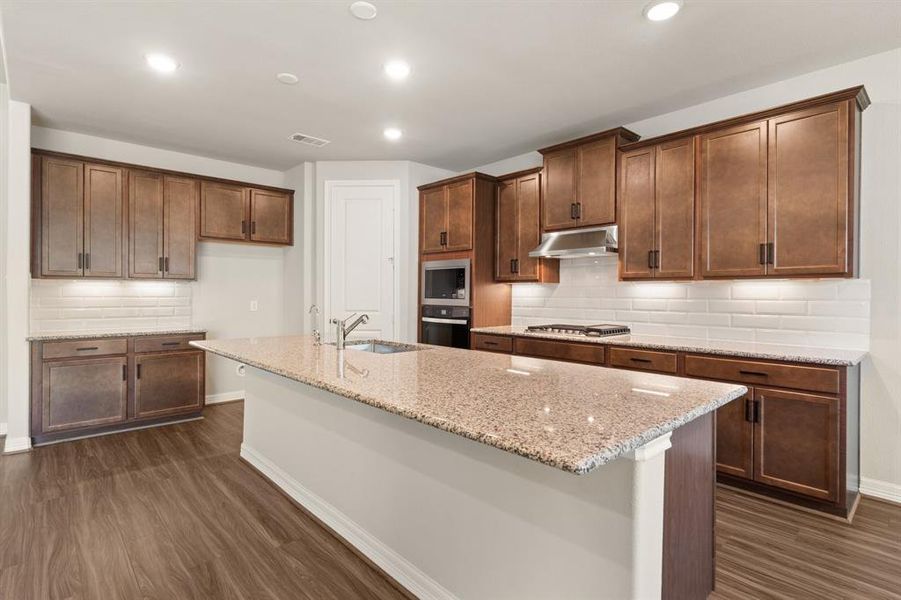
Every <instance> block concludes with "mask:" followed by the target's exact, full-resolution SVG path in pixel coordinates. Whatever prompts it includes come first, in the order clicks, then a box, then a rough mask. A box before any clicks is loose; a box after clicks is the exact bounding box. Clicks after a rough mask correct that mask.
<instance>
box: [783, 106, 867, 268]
mask: <svg viewBox="0 0 901 600" xmlns="http://www.w3.org/2000/svg"><path fill="white" fill-rule="evenodd" d="M848 126H849V123H848V103H847V102H841V103H838V104H829V105H827V106H820V107H817V108H811V109H809V110H804V111H799V112H795V113H791V114H787V115H782V116H779V117H776V118H773V119H770V122H769V161H768V162H769V164H768V167H769V175H768V185H769V194H768V223H767V225H768V227H767V231H768V235H769V238H768V240H769V242H771V243H772V244H773V245H772V247H771V248H772V256H771V257H770V265H769V266H768V267H767V270H768V273H769V274H772V275H780V276H785V275H832V274H836V273H839V274H841V273H847V272H849V264H848V262H849V261H848V243H849V239H848V238H849V228H848V218H849V212H850V210H849V188H848V180H849V158H850V154H849V153H850V149H849V145H848Z"/></svg>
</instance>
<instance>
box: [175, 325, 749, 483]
mask: <svg viewBox="0 0 901 600" xmlns="http://www.w3.org/2000/svg"><path fill="white" fill-rule="evenodd" d="M191 345H193V346H196V347H197V348H202V349H204V350H207V351H208V352H212V353H214V354H218V355H221V356H225V357H227V358H231V359H234V360H237V361H240V362H242V363H244V364H247V365H250V366H252V367H256V368H259V369H262V370H264V371H269V372H271V373H275V374H277V375H281V376H283V377H286V378H288V379H293V380H295V381H299V382H301V383H305V384H308V385H311V386H313V387H317V388H320V389H323V390H327V391H329V392H332V393H335V394H337V395H339V396H344V397H346V398H350V399H352V400H357V401H359V402H363V403H365V404H368V405H371V406H374V407H376V408H380V409H383V410H386V411H388V412H392V413H395V414H398V415H401V416H404V417H407V418H410V419H414V420H416V421H420V422H422V423H426V424H428V425H431V426H433V427H436V428H438V429H442V430H444V431H448V432H451V433H454V434H457V435H461V436H463V437H466V438H469V439H472V440H476V441H479V442H482V443H484V444H488V445H490V446H494V447H496V448H500V449H502V450H506V451H508V452H512V453H515V454H519V455H521V456H524V457H526V458H530V459H532V460H535V461H538V462H541V463H544V464H547V465H551V466H553V467H557V468H559V469H562V470H565V471H569V472H572V473H579V474H582V473H588V472H589V471H591V470H592V469H594V468H596V467H598V466H600V465H603V464H605V463H607V462H610V461H612V460H614V459H616V458H619V457H620V456H622V455H624V454H626V453H627V452H629V451H631V450H634V449H635V448H637V447H638V446H641V445H643V444H645V443H647V442H649V441H651V440H653V439H655V438H657V437H659V436H660V435H663V434H665V433H667V432H669V431H672V430H673V429H676V428H677V427H679V426H681V425H684V424H686V423H687V422H689V421H691V420H693V419H695V418H697V417H699V416H701V415H704V414H706V413H708V412H711V411H713V410H715V409H716V408H718V407H720V406H722V405H724V404H726V403H728V402H729V401H731V400H733V399H735V398H738V397H740V396H741V395H743V394H744V393H745V392H746V388H744V387H742V386H739V385H731V384H725V383H715V382H710V381H701V380H697V379H685V378H680V377H670V376H666V375H657V374H651V373H642V372H637V371H625V370H620V369H607V368H604V367H596V366H590V365H580V364H573V363H564V362H558V361H550V360H543V359H536V358H528V357H522V356H511V355H506V354H495V353H489V352H472V351H470V350H462V349H457V348H445V347H439V346H427V345H417V348H419V350H418V351H412V352H400V353H395V354H372V353H368V352H362V351H359V350H353V349H347V350H344V351H343V352H339V351H338V350H337V349H336V348H335V347H334V346H331V345H325V344H323V345H321V346H317V345H315V343H314V342H313V339H312V338H311V337H308V336H294V337H270V338H249V339H233V340H206V341H196V342H191Z"/></svg>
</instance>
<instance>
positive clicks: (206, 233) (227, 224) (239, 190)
mask: <svg viewBox="0 0 901 600" xmlns="http://www.w3.org/2000/svg"><path fill="white" fill-rule="evenodd" d="M293 207H294V196H293V194H291V193H288V192H283V191H276V190H266V189H258V188H250V187H247V186H241V185H233V184H228V183H222V182H218V181H203V182H201V187H200V232H199V236H200V239H202V240H206V239H209V240H230V241H241V242H257V243H263V244H279V245H291V244H293V243H294V208H293Z"/></svg>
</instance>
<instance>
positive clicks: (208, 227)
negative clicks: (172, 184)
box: [200, 181, 248, 240]
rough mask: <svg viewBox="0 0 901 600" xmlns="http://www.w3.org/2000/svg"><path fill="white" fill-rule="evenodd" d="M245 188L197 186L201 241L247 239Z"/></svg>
mask: <svg viewBox="0 0 901 600" xmlns="http://www.w3.org/2000/svg"><path fill="white" fill-rule="evenodd" d="M247 197H248V192H247V188H244V187H241V186H238V185H229V184H226V183H218V182H215V181H202V182H201V183H200V237H201V238H213V239H221V240H243V239H246V238H247V235H248V233H247V213H248V207H247V204H248V201H247Z"/></svg>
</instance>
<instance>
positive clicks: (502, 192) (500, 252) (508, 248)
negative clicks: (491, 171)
mask: <svg viewBox="0 0 901 600" xmlns="http://www.w3.org/2000/svg"><path fill="white" fill-rule="evenodd" d="M516 187H517V180H516V179H508V180H507V181H502V182H501V183H500V185H498V188H497V251H496V252H495V255H494V257H495V271H494V274H495V279H497V280H498V281H515V280H516V262H515V261H516V258H517V257H518V256H519V244H518V239H517V238H518V235H517V234H518V227H517V223H516V220H517V219H516V213H517V205H516V204H517V202H516Z"/></svg>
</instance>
